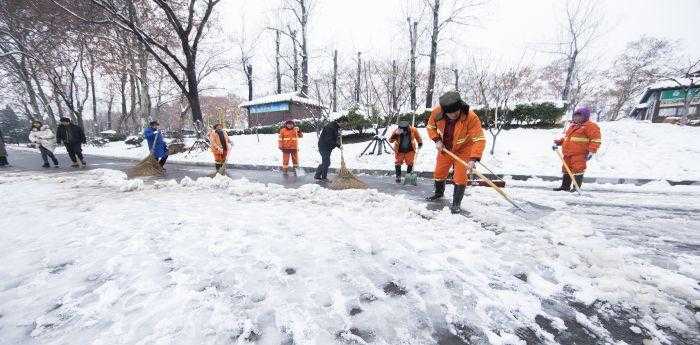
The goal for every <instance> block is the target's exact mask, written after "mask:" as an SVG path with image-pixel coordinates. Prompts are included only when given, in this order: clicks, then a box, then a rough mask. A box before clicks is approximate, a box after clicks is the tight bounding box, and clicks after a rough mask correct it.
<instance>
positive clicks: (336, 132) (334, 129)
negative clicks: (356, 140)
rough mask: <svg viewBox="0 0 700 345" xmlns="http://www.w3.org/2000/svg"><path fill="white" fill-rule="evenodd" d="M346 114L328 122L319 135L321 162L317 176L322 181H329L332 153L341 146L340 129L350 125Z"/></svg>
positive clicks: (317, 169)
mask: <svg viewBox="0 0 700 345" xmlns="http://www.w3.org/2000/svg"><path fill="white" fill-rule="evenodd" d="M348 123H349V121H348V118H347V117H346V116H341V117H339V118H337V119H336V120H334V121H331V122H330V123H328V124H327V125H326V126H325V127H323V130H322V131H321V135H320V136H319V137H318V152H319V153H320V154H321V164H320V165H319V166H318V168H316V176H315V178H316V179H317V180H320V181H328V168H329V167H330V166H331V153H332V152H333V149H335V148H336V147H340V135H341V133H340V131H341V130H342V129H343V128H344V127H346V126H347V125H348Z"/></svg>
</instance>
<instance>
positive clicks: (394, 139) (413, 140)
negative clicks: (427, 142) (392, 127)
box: [389, 126, 423, 153]
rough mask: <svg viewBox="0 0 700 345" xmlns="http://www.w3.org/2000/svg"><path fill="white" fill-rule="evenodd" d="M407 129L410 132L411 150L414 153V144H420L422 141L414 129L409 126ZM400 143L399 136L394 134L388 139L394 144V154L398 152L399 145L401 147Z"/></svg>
mask: <svg viewBox="0 0 700 345" xmlns="http://www.w3.org/2000/svg"><path fill="white" fill-rule="evenodd" d="M408 129H409V130H410V131H411V149H412V151H415V150H416V144H422V143H423V139H422V138H421V137H420V133H418V129H416V127H413V126H409V127H408ZM400 141H401V140H400V136H399V135H396V134H392V135H391V137H390V138H389V142H390V143H393V144H394V152H396V153H398V152H399V145H401V142H400Z"/></svg>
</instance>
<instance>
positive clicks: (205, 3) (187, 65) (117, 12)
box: [53, 0, 221, 124]
mask: <svg viewBox="0 0 700 345" xmlns="http://www.w3.org/2000/svg"><path fill="white" fill-rule="evenodd" d="M53 1H54V2H55V3H57V4H58V5H59V6H60V7H61V8H63V9H64V10H66V11H67V12H69V13H71V14H73V15H75V16H76V17H79V18H81V19H82V20H85V21H86V22H89V23H96V24H109V25H113V26H114V27H116V28H118V29H120V30H123V31H125V32H128V33H130V34H132V35H133V37H135V38H136V39H137V40H138V41H139V42H140V43H141V44H143V47H144V48H145V50H146V51H147V52H148V53H149V54H151V56H152V57H153V58H154V60H155V61H156V62H158V64H160V65H161V66H162V67H163V68H164V69H165V70H166V71H167V72H168V75H169V76H170V77H171V78H172V80H173V82H174V83H175V84H176V85H177V86H178V87H179V88H180V90H181V91H182V93H183V94H184V95H186V97H187V101H188V103H189V105H190V107H189V108H190V111H191V112H192V120H193V122H195V123H200V124H201V123H202V109H201V104H200V97H199V81H198V79H197V56H198V52H199V45H200V43H201V40H202V37H203V35H204V32H205V30H206V28H207V23H208V22H209V19H210V18H211V14H212V12H213V10H214V7H215V6H216V5H217V4H218V3H219V2H220V1H221V0H189V1H187V2H186V4H185V3H181V2H171V1H166V0H153V2H154V3H155V5H156V8H158V9H159V10H160V13H158V15H161V16H162V18H163V19H164V21H165V22H167V24H168V26H169V30H170V32H172V33H173V34H174V35H175V36H176V37H177V40H178V41H179V47H180V49H179V50H173V49H171V45H169V44H168V42H164V41H163V40H162V39H161V37H160V35H159V34H160V33H159V32H154V31H153V29H152V28H150V27H148V26H145V25H142V23H141V22H140V21H138V20H137V18H139V17H140V16H139V13H140V11H143V8H141V7H139V6H137V4H135V2H134V1H133V0H126V3H125V4H124V3H123V2H122V1H117V0H90V1H91V3H92V4H94V5H97V7H98V8H99V9H100V11H96V13H94V15H93V16H91V17H90V18H85V17H83V16H81V15H80V14H78V13H76V12H75V11H73V10H72V7H73V3H71V4H68V3H67V1H60V2H59V0H53ZM154 15H155V13H154Z"/></svg>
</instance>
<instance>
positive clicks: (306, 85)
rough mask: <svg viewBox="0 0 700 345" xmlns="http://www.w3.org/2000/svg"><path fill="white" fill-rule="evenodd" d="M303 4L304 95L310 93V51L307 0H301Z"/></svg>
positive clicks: (302, 90)
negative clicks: (307, 31) (307, 27)
mask: <svg viewBox="0 0 700 345" xmlns="http://www.w3.org/2000/svg"><path fill="white" fill-rule="evenodd" d="M299 4H300V5H301V54H302V55H301V93H302V95H304V97H306V96H308V94H309V52H308V42H307V35H306V26H307V23H308V13H306V0H300V1H299Z"/></svg>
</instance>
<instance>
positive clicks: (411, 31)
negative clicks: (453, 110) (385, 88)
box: [406, 17, 418, 110]
mask: <svg viewBox="0 0 700 345" xmlns="http://www.w3.org/2000/svg"><path fill="white" fill-rule="evenodd" d="M406 21H408V38H409V43H410V47H411V49H410V52H411V53H410V57H409V58H410V64H411V72H410V73H411V74H410V77H409V81H408V87H409V89H410V93H411V109H412V110H415V109H416V108H417V107H418V104H417V102H416V44H417V43H418V21H416V20H414V21H413V22H411V18H410V17H409V18H406Z"/></svg>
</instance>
